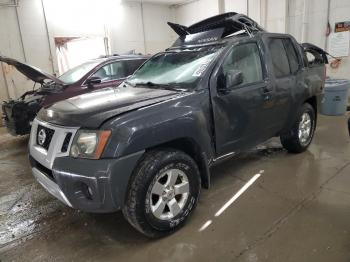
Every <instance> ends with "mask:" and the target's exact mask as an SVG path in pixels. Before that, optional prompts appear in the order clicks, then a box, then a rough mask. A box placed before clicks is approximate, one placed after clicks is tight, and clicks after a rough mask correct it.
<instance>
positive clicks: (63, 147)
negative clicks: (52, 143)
mask: <svg viewBox="0 0 350 262" xmlns="http://www.w3.org/2000/svg"><path fill="white" fill-rule="evenodd" d="M71 138H72V133H71V132H69V133H68V134H67V135H66V137H65V138H64V141H63V144H62V148H61V152H62V153H64V152H67V150H68V146H69V142H70V139H71Z"/></svg>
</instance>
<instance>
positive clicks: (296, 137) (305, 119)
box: [281, 103, 316, 153]
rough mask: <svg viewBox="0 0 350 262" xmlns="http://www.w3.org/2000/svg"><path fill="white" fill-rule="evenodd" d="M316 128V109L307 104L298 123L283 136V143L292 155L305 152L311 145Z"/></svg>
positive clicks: (300, 112) (301, 111)
mask: <svg viewBox="0 0 350 262" xmlns="http://www.w3.org/2000/svg"><path fill="white" fill-rule="evenodd" d="M315 127H316V115H315V110H314V108H313V107H312V106H311V105H310V104H308V103H305V104H304V105H303V106H302V107H301V109H300V111H299V116H298V118H297V121H296V122H295V123H294V125H293V126H292V128H291V129H290V130H289V131H288V132H287V133H285V134H283V135H281V143H282V145H283V147H284V148H285V149H287V150H288V151H289V152H291V153H301V152H304V151H305V150H306V149H307V148H308V147H309V145H310V144H311V141H312V138H313V137H314V133H315Z"/></svg>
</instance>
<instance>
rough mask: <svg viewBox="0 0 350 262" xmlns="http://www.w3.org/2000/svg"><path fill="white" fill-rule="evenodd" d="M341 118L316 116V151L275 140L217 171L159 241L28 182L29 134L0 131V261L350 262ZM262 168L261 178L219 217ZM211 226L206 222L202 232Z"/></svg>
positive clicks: (347, 163) (349, 167) (348, 164)
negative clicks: (183, 219)
mask: <svg viewBox="0 0 350 262" xmlns="http://www.w3.org/2000/svg"><path fill="white" fill-rule="evenodd" d="M346 121H347V118H346V117H320V119H319V124H318V128H317V133H316V136H315V139H314V142H313V144H312V146H311V147H310V148H309V150H308V151H307V152H305V153H303V154H299V155H292V154H288V153H287V152H286V151H284V150H283V149H282V148H281V145H280V144H279V142H278V141H277V140H272V141H270V142H269V143H267V144H266V145H263V146H259V147H258V148H256V149H254V150H252V151H251V152H248V153H245V154H242V155H240V156H239V157H237V158H235V159H232V160H229V161H227V162H226V163H224V164H222V165H220V166H218V167H216V168H215V170H213V179H212V188H211V189H210V190H203V191H202V195H201V198H200V202H199V205H198V207H197V209H196V211H195V212H194V214H193V215H192V216H191V218H190V219H189V221H188V222H187V224H186V225H185V227H183V228H182V229H181V230H180V231H178V232H177V233H175V234H173V235H171V236H169V237H167V238H164V239H160V240H149V239H146V238H145V237H143V236H142V235H140V234H139V233H137V232H136V231H135V230H134V229H133V228H132V227H131V226H129V224H128V223H127V222H126V221H125V220H124V219H123V217H122V214H121V213H116V214H86V213H83V212H79V211H76V210H72V209H70V208H68V207H66V206H64V205H63V204H61V203H60V202H59V201H58V200H55V199H54V198H53V197H51V196H50V195H49V194H48V193H46V192H45V191H44V190H43V189H42V188H41V187H40V186H39V185H38V184H37V183H36V182H35V181H34V179H33V177H32V175H31V173H30V169H29V164H28V161H27V153H26V150H27V149H26V143H27V140H26V138H12V137H11V136H9V135H8V134H6V133H5V131H4V130H3V129H2V130H1V131H0V148H1V150H0V151H1V153H0V167H1V172H0V260H1V262H3V261H67V260H69V261H97V260H103V261H153V260H154V261H249V262H255V261H269V262H271V261H283V262H287V261H293V262H294V261H298V262H301V261H308V262H310V261H317V262H319V261H327V262H328V261H332V262H335V261H349V260H350V187H349V185H350V158H349V156H350V143H349V142H350V139H349V135H348V131H347V125H346ZM260 170H264V172H263V173H262V175H261V176H260V178H258V179H257V180H256V182H255V183H254V184H253V185H252V186H251V187H249V188H248V189H247V190H246V191H245V192H244V193H243V194H242V195H241V196H240V197H239V198H238V199H237V200H236V201H235V202H233V204H232V205H231V206H230V207H229V208H228V209H226V211H225V212H224V213H222V214H221V215H220V216H218V217H215V213H216V212H217V211H218V210H219V209H220V208H221V207H222V206H223V205H224V204H225V203H226V202H227V201H228V200H229V199H230V198H231V197H232V196H233V195H235V194H236V193H237V192H238V191H239V190H240V189H241V188H242V187H243V186H244V185H245V183H246V182H247V181H249V180H250V179H251V178H252V177H253V176H254V175H255V174H256V173H258V172H259V171H260ZM208 220H212V223H211V224H210V225H209V226H208V227H207V228H205V229H204V230H202V231H200V229H201V228H202V226H203V225H204V224H206V222H207V221H208Z"/></svg>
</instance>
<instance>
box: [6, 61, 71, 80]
mask: <svg viewBox="0 0 350 262" xmlns="http://www.w3.org/2000/svg"><path fill="white" fill-rule="evenodd" d="M0 62H4V63H6V64H8V65H11V66H14V67H15V68H16V69H17V70H18V71H19V72H21V73H22V74H23V75H25V76H26V77H28V78H29V79H31V80H33V81H34V82H36V83H40V84H44V82H45V80H46V81H47V80H48V81H53V82H55V83H56V84H60V85H64V82H62V81H61V80H59V79H58V78H57V77H55V76H53V75H50V74H48V73H45V72H43V71H42V70H40V69H39V68H36V67H34V66H31V65H27V64H25V63H22V62H19V61H18V60H16V59H13V58H9V57H5V56H0Z"/></svg>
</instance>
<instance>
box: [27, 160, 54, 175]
mask: <svg viewBox="0 0 350 262" xmlns="http://www.w3.org/2000/svg"><path fill="white" fill-rule="evenodd" d="M29 161H30V163H31V165H32V167H35V168H37V169H38V170H39V171H40V172H41V173H43V174H45V175H46V176H47V177H48V178H50V179H51V180H53V181H55V177H54V176H53V173H52V170H50V169H48V168H47V167H45V166H43V165H42V164H40V163H39V162H38V161H36V160H35V159H34V158H33V157H32V156H29Z"/></svg>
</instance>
